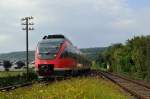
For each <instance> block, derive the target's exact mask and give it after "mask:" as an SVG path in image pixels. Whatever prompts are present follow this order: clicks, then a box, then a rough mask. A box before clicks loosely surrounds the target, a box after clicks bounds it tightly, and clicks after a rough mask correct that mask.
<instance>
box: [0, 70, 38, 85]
mask: <svg viewBox="0 0 150 99" xmlns="http://www.w3.org/2000/svg"><path fill="white" fill-rule="evenodd" d="M29 75H30V78H29V79H28V80H27V75H26V71H1V72H0V87H4V86H9V85H14V84H20V83H25V82H31V81H33V80H35V79H36V78H37V77H36V74H35V73H34V71H31V70H30V73H29Z"/></svg>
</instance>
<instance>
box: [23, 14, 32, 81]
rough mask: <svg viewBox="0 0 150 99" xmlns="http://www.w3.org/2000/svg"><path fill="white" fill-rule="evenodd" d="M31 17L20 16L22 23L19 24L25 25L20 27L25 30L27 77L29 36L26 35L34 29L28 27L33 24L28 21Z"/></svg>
mask: <svg viewBox="0 0 150 99" xmlns="http://www.w3.org/2000/svg"><path fill="white" fill-rule="evenodd" d="M32 19H33V17H32V16H31V17H25V18H22V19H21V21H22V24H21V25H25V27H24V28H22V30H25V31H26V66H27V79H29V37H28V33H29V31H30V30H34V28H33V27H30V25H34V23H33V22H30V20H32Z"/></svg>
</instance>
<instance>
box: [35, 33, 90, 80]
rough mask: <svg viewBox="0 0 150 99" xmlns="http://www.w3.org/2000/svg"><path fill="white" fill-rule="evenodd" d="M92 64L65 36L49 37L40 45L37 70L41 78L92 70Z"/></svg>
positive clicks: (37, 51)
mask: <svg viewBox="0 0 150 99" xmlns="http://www.w3.org/2000/svg"><path fill="white" fill-rule="evenodd" d="M89 66H90V62H89V61H88V59H86V58H85V56H84V55H83V54H82V53H81V52H80V50H78V49H77V48H76V47H75V46H73V44H72V43H71V42H70V41H69V40H68V39H67V38H65V37H64V35H48V36H45V37H44V38H43V40H42V41H40V42H39V43H38V46H37V48H36V52H35V68H36V71H37V73H38V75H39V77H40V78H43V77H50V76H52V75H56V76H65V75H70V74H73V73H77V72H81V71H86V70H89V69H90V67H89Z"/></svg>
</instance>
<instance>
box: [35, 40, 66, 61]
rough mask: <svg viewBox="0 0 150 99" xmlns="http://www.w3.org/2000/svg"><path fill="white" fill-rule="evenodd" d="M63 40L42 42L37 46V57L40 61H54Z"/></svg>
mask: <svg viewBox="0 0 150 99" xmlns="http://www.w3.org/2000/svg"><path fill="white" fill-rule="evenodd" d="M62 42H63V39H48V40H43V41H41V42H40V43H39V45H38V50H39V56H40V58H41V59H54V58H55V57H56V54H57V53H58V51H59V49H60V46H61V43H62Z"/></svg>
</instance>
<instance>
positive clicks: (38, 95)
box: [0, 78, 131, 99]
mask: <svg viewBox="0 0 150 99" xmlns="http://www.w3.org/2000/svg"><path fill="white" fill-rule="evenodd" d="M0 97H1V99H130V98H131V97H130V96H127V94H125V93H124V92H123V91H122V90H121V89H120V88H119V87H118V86H116V85H115V84H113V83H112V82H110V81H106V80H103V79H97V78H72V79H69V80H65V81H60V82H56V83H52V84H50V85H48V86H46V85H42V84H35V85H33V87H26V88H19V89H16V90H15V91H11V92H0Z"/></svg>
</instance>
